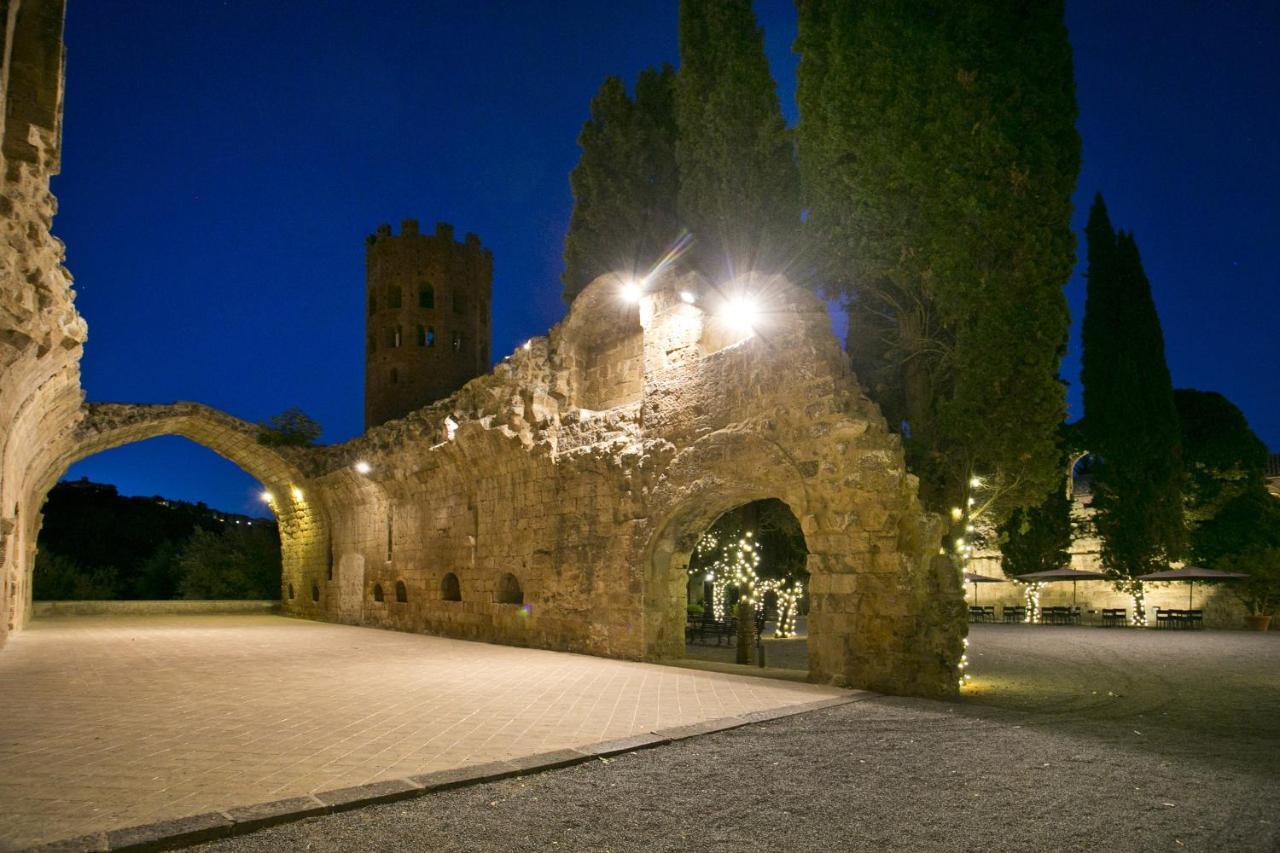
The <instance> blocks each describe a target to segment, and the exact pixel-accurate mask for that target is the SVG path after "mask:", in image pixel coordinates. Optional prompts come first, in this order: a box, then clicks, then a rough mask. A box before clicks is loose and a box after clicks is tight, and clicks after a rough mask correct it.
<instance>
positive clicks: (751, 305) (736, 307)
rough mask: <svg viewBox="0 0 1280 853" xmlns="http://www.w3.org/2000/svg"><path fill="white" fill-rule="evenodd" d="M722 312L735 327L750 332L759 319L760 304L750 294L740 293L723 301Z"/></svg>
mask: <svg viewBox="0 0 1280 853" xmlns="http://www.w3.org/2000/svg"><path fill="white" fill-rule="evenodd" d="M723 314H724V317H725V319H726V320H728V321H729V322H730V323H732V324H733V325H734V326H736V327H737V328H739V329H741V330H742V331H744V332H751V331H754V330H755V326H756V323H757V322H758V321H759V319H760V305H759V304H758V303H757V302H756V300H755V299H753V298H752V297H751V296H748V295H746V294H740V295H738V296H734V297H731V298H730V299H729V301H728V302H726V303H725V306H724V310H723Z"/></svg>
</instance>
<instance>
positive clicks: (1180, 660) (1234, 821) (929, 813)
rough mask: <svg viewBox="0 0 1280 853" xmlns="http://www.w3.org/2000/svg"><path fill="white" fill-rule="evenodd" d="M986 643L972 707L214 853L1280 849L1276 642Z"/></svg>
mask: <svg viewBox="0 0 1280 853" xmlns="http://www.w3.org/2000/svg"><path fill="white" fill-rule="evenodd" d="M974 628H975V630H974V631H973V633H972V635H971V647H970V652H971V657H972V659H973V661H974V669H975V671H976V677H975V680H974V683H973V685H972V686H971V687H970V688H968V689H967V691H966V694H965V697H964V698H963V700H962V701H960V702H956V703H945V702H931V701H926V700H915V699H895V698H872V699H869V700H866V701H863V702H858V703H856V704H852V705H845V706H841V707H838V708H832V709H829V710H826V711H820V712H815V713H811V714H805V715H801V716H798V717H792V718H789V719H784V720H777V721H774V722H770V723H763V724H759V725H754V726H749V727H746V728H742V729H736V730H733V731H729V732H722V733H719V734H715V735H709V736H705V737H701V738H695V739H692V740H688V741H683V742H681V743H678V744H674V745H671V746H666V747H661V748H658V749H653V750H647V751H644V752H637V753H630V754H627V755H623V756H618V757H616V758H614V759H610V760H608V761H598V762H592V763H590V764H585V765H580V766H577V767H572V768H568V769H564V770H558V771H552V772H549V773H543V774H538V775H533V776H528V777H523V778H519V779H511V780H506V781H503V782H497V783H493V784H488V785H482V786H478V787H475V788H469V789H463V790H458V791H451V792H446V793H443V794H436V795H431V796H427V797H423V798H421V799H417V800H410V801H406V802H401V803H393V804H389V805H384V806H374V807H370V808H365V809H361V810H358V811H353V812H348V813H344V814H339V815H332V816H328V817H323V818H312V819H309V820H306V821H301V822H299V823H294V824H289V825H286V826H281V827H276V828H273V829H269V830H264V831H261V832H258V833H255V834H252V835H247V836H243V837H239V838H234V839H230V840H227V841H223V842H219V843H217V844H211V845H206V846H205V847H204V848H202V849H208V850H224V851H231V850H236V851H250V850H262V851H268V850H269V851H279V850H317V851H321V850H334V851H337V850H445V851H453V850H468V851H470V850H484V851H488V850H493V851H508V850H511V851H533V850H539V851H541V850H553V849H563V850H614V851H630V850H645V851H665V850H672V851H674V850H690V849H703V850H718V851H738V850H784V849H790V850H937V849H942V850H1043V849H1049V850H1093V849H1098V848H1103V847H1106V848H1109V849H1112V850H1224V851H1227V850H1229V851H1249V850H1277V849H1280V785H1277V784H1276V770H1277V765H1278V764H1280V714H1278V713H1277V710H1278V706H1280V635H1276V634H1272V635H1255V634H1244V633H1234V632H1212V631H1206V632H1198V633H1195V634H1182V633H1178V634H1173V633H1168V632H1155V631H1141V632H1140V631H1122V630H1114V631H1106V630H1099V629H1088V628H1055V627H1043V628H1036V627H1028V626H974ZM770 664H771V665H773V664H776V661H775V660H773V659H771V660H770Z"/></svg>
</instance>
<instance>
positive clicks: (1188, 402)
mask: <svg viewBox="0 0 1280 853" xmlns="http://www.w3.org/2000/svg"><path fill="white" fill-rule="evenodd" d="M1173 402H1174V406H1175V408H1176V409H1177V412H1178V423H1179V425H1180V427H1181V439H1182V462H1183V468H1184V470H1185V473H1186V480H1185V482H1184V484H1183V485H1184V488H1183V496H1182V497H1183V505H1184V509H1185V512H1186V520H1187V524H1188V526H1189V527H1190V528H1191V529H1192V531H1194V528H1195V526H1196V525H1198V524H1200V523H1201V522H1204V521H1208V520H1210V519H1212V518H1213V517H1214V516H1215V515H1217V514H1218V512H1219V511H1220V510H1221V509H1222V507H1223V506H1225V505H1226V504H1227V503H1229V502H1230V501H1231V500H1233V499H1234V498H1236V497H1238V496H1239V495H1242V494H1245V493H1246V492H1250V491H1255V492H1264V491H1266V483H1265V481H1264V476H1265V473H1266V468H1267V446H1266V445H1265V444H1263V442H1262V439H1260V438H1258V436H1257V435H1255V434H1254V432H1253V430H1251V429H1250V428H1249V422H1248V421H1247V420H1245V416H1244V413H1243V412H1241V411H1240V409H1238V408H1237V407H1236V406H1235V405H1234V404H1233V403H1232V402H1231V401H1230V400H1228V399H1227V398H1226V397H1224V396H1222V395H1221V394H1218V393H1216V392H1214V391H1195V390H1192V389H1189V388H1179V389H1177V390H1176V391H1174V392H1173ZM1193 538H1194V532H1193Z"/></svg>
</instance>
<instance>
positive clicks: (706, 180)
mask: <svg viewBox="0 0 1280 853" xmlns="http://www.w3.org/2000/svg"><path fill="white" fill-rule="evenodd" d="M676 121H677V128H678V135H677V141H676V160H677V162H678V164H679V169H680V189H679V195H678V200H679V211H680V216H681V221H682V222H683V223H684V225H685V226H686V227H687V228H688V229H689V230H690V232H691V233H692V234H693V237H694V241H695V242H694V247H693V249H692V253H693V254H692V257H693V263H694V265H695V266H697V267H699V268H700V269H701V270H702V271H703V272H704V273H706V274H708V275H709V276H711V277H712V278H713V279H717V278H719V277H721V275H722V274H724V273H732V272H734V271H742V270H746V269H765V270H770V271H778V270H780V269H782V268H783V266H784V265H785V264H787V263H788V262H789V261H790V260H791V259H792V253H793V251H794V246H793V240H794V239H795V233H796V229H797V227H798V226H799V223H800V202H799V177H798V173H797V170H796V162H795V152H794V150H793V146H792V140H791V134H790V131H788V129H787V126H786V122H785V121H784V120H783V118H782V108H781V105H780V104H779V102H778V93H777V88H776V86H775V84H774V81H773V77H772V76H771V75H770V73H769V61H768V59H767V57H766V56H765V52H764V35H763V33H762V32H761V30H760V28H759V27H758V26H757V25H756V20H755V15H754V14H753V13H752V11H751V3H750V0H681V3H680V75H679V79H678V82H677V86H676Z"/></svg>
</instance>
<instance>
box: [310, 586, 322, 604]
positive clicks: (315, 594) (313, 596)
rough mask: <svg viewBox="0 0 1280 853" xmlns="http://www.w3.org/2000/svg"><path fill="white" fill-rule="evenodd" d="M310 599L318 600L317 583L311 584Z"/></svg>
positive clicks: (318, 590)
mask: <svg viewBox="0 0 1280 853" xmlns="http://www.w3.org/2000/svg"><path fill="white" fill-rule="evenodd" d="M311 600H312V601H319V600H320V586H319V585H318V584H314V583H313V584H311Z"/></svg>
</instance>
